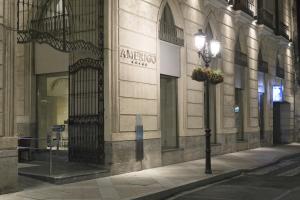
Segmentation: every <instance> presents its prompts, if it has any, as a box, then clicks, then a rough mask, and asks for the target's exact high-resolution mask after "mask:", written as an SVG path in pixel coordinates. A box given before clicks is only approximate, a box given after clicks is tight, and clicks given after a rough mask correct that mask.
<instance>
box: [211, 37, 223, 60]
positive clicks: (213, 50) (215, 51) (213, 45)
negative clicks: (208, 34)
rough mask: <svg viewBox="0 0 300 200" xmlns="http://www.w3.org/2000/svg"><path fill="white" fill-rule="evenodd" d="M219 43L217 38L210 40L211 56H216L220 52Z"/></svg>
mask: <svg viewBox="0 0 300 200" xmlns="http://www.w3.org/2000/svg"><path fill="white" fill-rule="evenodd" d="M220 47H221V44H220V42H218V41H217V40H212V41H211V42H210V52H211V54H212V56H213V57H216V56H217V55H218V54H219V52H220Z"/></svg>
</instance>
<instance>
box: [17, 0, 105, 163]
mask: <svg viewBox="0 0 300 200" xmlns="http://www.w3.org/2000/svg"><path fill="white" fill-rule="evenodd" d="M15 1H16V4H17V11H18V12H17V30H18V37H17V39H18V43H21V44H22V43H28V42H38V43H46V44H48V45H50V46H51V47H53V48H55V49H57V50H59V51H62V52H69V53H70V55H72V58H73V60H74V62H73V63H74V64H72V65H70V66H69V159H70V160H71V161H77V162H88V163H97V164H102V163H103V162H104V120H103V116H104V103H103V101H104V95H103V94H104V91H103V85H104V83H103V67H104V64H103V63H104V62H103V46H104V45H103V43H104V42H103V41H104V38H103V12H104V10H103V7H104V3H103V0H15Z"/></svg>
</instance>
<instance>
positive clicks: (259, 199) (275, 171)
mask: <svg viewBox="0 0 300 200" xmlns="http://www.w3.org/2000/svg"><path fill="white" fill-rule="evenodd" d="M299 198H300V157H298V158H295V159H291V160H286V161H283V162H280V163H278V164H276V165H272V166H269V167H265V168H262V169H259V170H256V171H253V172H250V173H247V174H244V175H242V176H239V177H236V178H233V179H230V180H227V181H223V182H221V183H218V184H214V185H210V186H207V187H204V188H199V189H196V190H193V191H191V192H187V193H184V194H181V195H179V196H177V197H174V198H172V200H188V199H189V200H193V199H197V200H241V199H242V200H298V199H299ZM170 200H171V199H170Z"/></svg>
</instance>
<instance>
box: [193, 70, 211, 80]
mask: <svg viewBox="0 0 300 200" xmlns="http://www.w3.org/2000/svg"><path fill="white" fill-rule="evenodd" d="M208 71H209V70H207V69H206V68H203V67H198V68H196V69H194V70H193V73H192V79H193V80H195V81H200V82H201V81H206V80H207V79H208V76H207V72H208Z"/></svg>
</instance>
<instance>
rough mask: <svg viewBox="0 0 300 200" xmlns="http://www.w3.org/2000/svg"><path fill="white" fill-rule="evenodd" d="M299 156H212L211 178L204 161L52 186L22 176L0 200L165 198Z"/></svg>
mask: <svg viewBox="0 0 300 200" xmlns="http://www.w3.org/2000/svg"><path fill="white" fill-rule="evenodd" d="M294 156H300V144H290V145H284V146H278V147H270V148H258V149H253V150H248V151H242V152H237V153H232V154H226V155H221V156H217V157H214V158H213V159H212V168H213V175H206V174H205V173H204V167H205V160H204V159H201V160H196V161H191V162H186V163H180V164H175V165H170V166H165V167H160V168H154V169H149V170H144V171H140V172H132V173H127V174H121V175H116V176H110V177H105V178H99V179H95V180H89V181H82V182H77V183H71V184H65V185H52V184H48V183H44V182H40V181H36V180H33V179H29V178H25V177H22V178H21V179H20V181H22V185H24V184H25V185H26V188H24V189H23V190H22V191H20V192H17V193H13V194H7V195H1V196H0V200H36V199H39V200H46V199H47V200H50V199H51V200H61V199H64V200H65V199H70V200H71V199H72V200H77V199H78V200H79V199H84V200H85V199H89V200H96V199H97V200H102V199H103V200H104V199H105V200H119V199H126V200H127V199H165V198H166V197H169V195H170V194H175V193H178V192H182V191H185V190H188V189H193V188H195V187H199V186H203V185H207V184H210V183H213V182H216V181H220V180H224V179H226V178H230V177H233V176H237V175H240V174H241V173H242V172H245V171H249V170H253V169H256V168H259V167H263V166H266V165H270V164H274V163H275V162H278V161H280V160H282V159H286V158H289V157H294Z"/></svg>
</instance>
